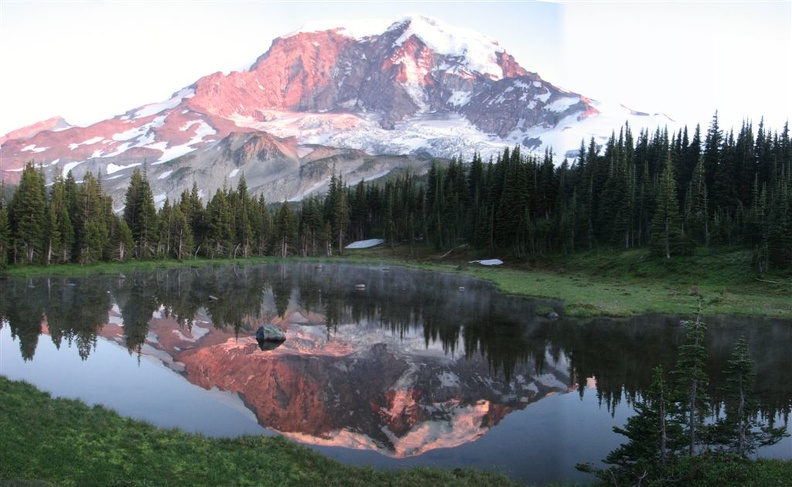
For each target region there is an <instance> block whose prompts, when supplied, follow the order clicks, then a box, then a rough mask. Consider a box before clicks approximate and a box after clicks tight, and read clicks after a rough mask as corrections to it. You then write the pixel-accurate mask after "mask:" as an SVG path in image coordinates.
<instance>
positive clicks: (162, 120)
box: [0, 15, 670, 203]
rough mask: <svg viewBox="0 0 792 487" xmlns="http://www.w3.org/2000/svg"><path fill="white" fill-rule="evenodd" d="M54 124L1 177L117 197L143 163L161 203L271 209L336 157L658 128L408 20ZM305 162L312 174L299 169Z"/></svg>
mask: <svg viewBox="0 0 792 487" xmlns="http://www.w3.org/2000/svg"><path fill="white" fill-rule="evenodd" d="M53 120H55V121H53ZM53 120H50V121H47V122H43V123H42V124H40V126H38V127H31V128H29V129H25V130H18V131H15V132H12V133H11V134H8V135H7V136H5V137H4V138H3V139H0V142H2V146H0V174H2V177H3V179H4V180H7V181H11V182H15V181H16V180H18V177H19V173H20V172H21V170H22V168H23V166H24V164H25V163H26V162H27V161H30V160H33V161H35V162H36V163H39V164H41V165H42V166H43V167H44V170H45V173H46V175H47V177H48V178H49V179H52V178H54V177H55V176H56V175H58V174H63V175H65V174H66V173H68V171H70V170H71V171H73V173H74V175H75V176H76V178H77V179H78V180H79V179H81V176H82V175H83V174H85V172H87V171H89V170H90V171H92V172H94V173H95V174H96V173H99V172H101V174H102V175H103V178H104V182H105V183H104V184H105V189H106V190H107V191H108V192H110V193H111V194H113V195H114V196H120V195H121V194H123V191H124V190H125V188H126V184H127V180H128V177H129V175H130V174H131V172H132V170H131V169H132V167H135V166H139V165H142V164H144V163H146V164H147V168H148V175H149V180H150V181H151V182H152V185H153V189H154V192H155V194H156V195H157V196H158V202H159V203H161V202H162V201H164V199H165V198H166V197H171V198H175V197H177V196H178V194H179V193H180V192H181V191H182V190H183V189H185V188H189V187H190V186H191V185H192V183H193V182H197V183H198V184H199V186H200V187H201V188H202V189H203V190H204V195H205V196H207V195H208V194H209V193H211V192H213V191H215V190H216V189H218V188H220V187H222V186H223V185H224V184H230V185H234V184H235V179H236V178H238V177H239V175H240V174H245V177H246V180H247V183H248V187H249V188H250V189H251V190H252V191H254V192H262V191H263V192H264V193H265V197H267V198H268V199H269V200H270V201H273V200H282V199H299V198H301V197H303V196H305V195H306V194H310V193H312V192H317V191H321V189H322V187H323V184H324V181H325V179H323V178H326V177H328V176H329V173H330V172H331V170H332V167H333V164H338V162H339V160H344V161H346V162H347V164H346V165H345V166H344V168H342V169H341V171H342V173H344V174H345V176H348V177H346V180H347V182H349V183H353V184H354V183H355V182H357V180H360V179H363V178H365V179H369V180H370V179H372V178H375V177H379V176H382V175H384V174H387V173H388V172H389V171H390V170H391V169H392V168H393V167H396V166H399V165H400V164H401V162H402V161H401V159H399V158H394V157H393V156H395V155H410V156H412V159H411V160H412V162H414V163H415V164H414V166H415V167H414V170H416V171H418V172H420V171H421V170H423V168H425V167H426V166H427V164H428V162H427V161H425V160H423V161H421V162H417V161H419V158H420V157H423V156H431V157H452V156H458V155H461V156H462V157H463V158H464V159H469V158H470V157H472V155H473V153H474V152H479V153H482V154H484V155H488V154H493V153H495V152H499V151H501V150H502V148H503V147H504V146H513V145H518V144H519V145H521V146H523V147H524V148H525V149H526V150H536V151H544V150H545V149H548V148H551V149H552V150H553V151H554V152H555V153H556V155H557V156H560V157H557V160H559V161H560V160H562V159H563V157H564V156H567V155H570V156H571V155H574V151H575V150H576V149H577V148H578V147H579V146H580V143H581V141H582V140H586V141H587V140H589V139H590V138H591V137H595V138H597V140H598V141H600V142H602V141H604V140H605V139H607V137H608V136H609V135H610V134H611V132H612V131H613V130H618V128H619V127H620V126H621V125H623V124H624V122H625V121H628V122H629V123H630V124H631V125H632V126H633V127H637V128H640V127H651V128H654V127H657V126H663V125H667V124H668V123H669V122H670V120H669V119H668V118H667V117H665V116H662V115H657V116H649V115H646V114H641V113H638V112H635V111H632V110H629V109H627V108H624V107H621V106H619V105H608V104H603V103H599V102H596V101H593V100H590V99H589V98H587V97H585V96H583V95H580V94H577V93H573V92H569V91H566V90H563V89H561V88H559V87H556V86H554V85H552V84H551V83H548V82H547V81H545V80H543V79H542V78H541V77H540V76H539V75H538V74H536V73H531V72H529V71H527V70H526V69H524V68H523V67H521V66H520V65H519V64H518V63H517V61H516V60H515V59H514V58H513V57H512V56H511V55H509V54H508V53H507V52H506V51H505V50H504V49H503V48H501V47H500V46H499V45H498V44H497V42H495V41H492V40H490V39H487V38H485V37H484V36H482V35H480V34H478V33H477V32H475V31H471V30H467V29H459V28H454V27H451V26H449V25H446V24H444V23H442V22H440V21H437V20H434V19H430V18H427V17H423V16H419V15H416V16H410V17H405V18H403V19H400V20H398V21H396V22H392V23H391V24H390V25H389V26H388V27H387V28H385V29H384V30H379V31H376V32H372V30H371V29H369V30H368V31H367V32H359V31H357V30H355V29H351V28H343V27H337V28H329V29H327V28H323V29H320V30H317V29H316V28H306V29H303V30H301V31H298V32H294V33H291V34H288V35H285V36H282V37H279V38H277V39H275V40H274V41H273V43H272V45H271V47H270V49H269V50H268V51H267V52H266V53H265V54H264V55H262V56H261V57H260V58H259V59H258V60H256V62H255V63H253V65H252V66H251V67H250V68H249V69H248V70H243V71H238V72H236V71H235V72H231V73H229V74H223V73H214V74H211V75H208V76H205V77H203V78H201V79H199V80H198V81H196V82H195V83H194V84H192V85H190V86H188V87H185V88H183V89H181V90H179V91H177V92H176V93H174V94H173V95H172V96H171V97H170V98H169V99H167V100H165V101H163V102H159V103H152V104H149V105H144V106H142V107H138V108H135V109H133V110H130V111H128V112H126V113H124V114H122V115H119V116H116V117H113V118H111V119H108V120H104V121H101V122H98V123H96V124H94V125H91V126H89V127H71V126H68V124H65V122H63V121H62V119H53ZM4 139H5V140H4ZM243 139H244V140H245V141H246V142H241V141H242V140H243ZM251 141H252V142H251ZM249 142H250V144H252V145H253V146H255V145H257V144H259V145H261V144H263V145H266V146H269V147H270V148H272V149H273V150H266V151H263V152H262V151H256V150H250V149H251V145H250V144H249ZM246 144H247V145H246ZM242 147H245V148H246V149H245V150H241V151H239V149H240V148H242ZM234 148H235V149H234ZM330 148H335V149H330ZM317 151H318V152H317ZM361 151H362V152H361ZM382 155H387V156H390V157H389V158H388V159H387V160H386V162H380V163H378V164H371V161H372V160H377V161H382V160H383V159H380V158H376V157H372V156H382ZM327 157H330V159H327ZM333 158H335V159H333ZM318 160H321V162H319V163H317V161H318ZM350 161H351V162H350ZM306 164H310V165H313V167H314V168H316V167H317V165H318V166H321V167H322V169H321V170H319V171H301V170H300V169H301V168H303V167H304V166H305V165H306ZM372 166H377V167H376V168H374V169H372V168H371V167H372ZM303 173H309V174H313V176H306V175H304V174H303ZM283 181H290V182H289V184H288V186H289V187H288V188H285V187H284V186H283V185H282V184H280V183H281V182H283ZM276 188H279V191H275V189H276ZM115 200H116V201H117V202H118V201H120V199H119V198H118V197H117V198H115Z"/></svg>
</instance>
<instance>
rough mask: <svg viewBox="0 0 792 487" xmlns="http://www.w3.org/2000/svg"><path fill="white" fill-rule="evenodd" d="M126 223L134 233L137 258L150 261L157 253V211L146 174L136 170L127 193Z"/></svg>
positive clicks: (125, 206)
mask: <svg viewBox="0 0 792 487" xmlns="http://www.w3.org/2000/svg"><path fill="white" fill-rule="evenodd" d="M124 221H126V223H127V225H128V226H129V229H130V230H131V231H132V240H133V241H134V243H135V257H137V258H139V259H148V258H150V257H151V256H152V255H153V254H154V252H155V247H154V246H155V244H156V242H157V226H158V223H157V209H156V208H155V206H154V196H153V194H152V192H151V186H150V185H149V182H148V179H146V175H145V173H141V172H140V170H139V169H138V168H135V170H134V172H133V173H132V178H131V179H130V181H129V186H128V187H127V192H126V203H125V205H124Z"/></svg>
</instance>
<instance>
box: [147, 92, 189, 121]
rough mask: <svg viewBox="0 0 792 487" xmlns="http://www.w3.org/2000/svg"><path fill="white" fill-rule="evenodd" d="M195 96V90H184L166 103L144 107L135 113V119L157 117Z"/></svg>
mask: <svg viewBox="0 0 792 487" xmlns="http://www.w3.org/2000/svg"><path fill="white" fill-rule="evenodd" d="M193 96H195V90H193V89H192V88H184V89H182V90H181V91H179V92H178V93H176V94H174V95H173V96H172V97H171V98H169V99H167V100H165V101H162V102H159V103H152V104H150V105H145V106H143V107H142V108H140V109H139V110H138V111H136V112H135V114H134V115H133V118H143V117H148V116H151V115H156V114H157V113H160V112H162V111H163V110H170V109H172V108H176V107H177V106H178V105H179V103H181V101H182V100H184V99H185V98H192V97H193Z"/></svg>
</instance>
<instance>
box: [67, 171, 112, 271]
mask: <svg viewBox="0 0 792 487" xmlns="http://www.w3.org/2000/svg"><path fill="white" fill-rule="evenodd" d="M67 188H68V177H67ZM111 206H112V205H111V202H110V201H109V198H108V197H107V196H105V195H104V194H103V193H102V186H101V183H100V182H99V180H98V179H96V178H95V177H94V176H93V174H92V173H90V172H88V173H86V174H85V176H84V177H83V183H82V186H80V187H79V189H78V194H77V210H76V213H75V215H76V218H75V220H76V225H75V226H76V232H75V234H76V237H77V239H76V240H77V246H78V251H77V258H78V260H79V262H80V263H81V264H91V263H94V262H98V261H100V260H101V259H102V258H103V256H104V252H105V249H106V248H107V247H108V244H109V242H110V224H109V222H108V220H107V218H108V216H109V215H112V208H111ZM108 213H109V215H108Z"/></svg>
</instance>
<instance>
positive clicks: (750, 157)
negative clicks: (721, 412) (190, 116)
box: [0, 113, 792, 274]
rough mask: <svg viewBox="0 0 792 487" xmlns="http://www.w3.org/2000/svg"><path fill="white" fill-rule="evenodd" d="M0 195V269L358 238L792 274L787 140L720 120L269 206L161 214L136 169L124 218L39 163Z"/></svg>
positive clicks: (177, 206)
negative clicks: (678, 260)
mask: <svg viewBox="0 0 792 487" xmlns="http://www.w3.org/2000/svg"><path fill="white" fill-rule="evenodd" d="M7 192H9V191H6V189H5V188H0V265H7V264H8V263H11V264H34V263H35V264H54V263H64V262H75V263H82V264H89V263H93V262H98V261H125V260H129V259H154V258H174V259H184V258H189V257H192V256H203V257H209V258H215V257H230V258H236V257H248V256H251V255H278V256H288V255H300V256H316V255H332V253H333V252H339V253H340V252H342V251H343V248H344V245H345V244H346V243H349V242H351V241H354V240H361V239H365V238H372V237H381V238H384V239H385V240H386V241H387V242H388V243H389V244H391V245H395V244H403V243H406V244H409V245H413V244H415V243H419V242H424V243H430V244H431V245H433V246H434V247H435V248H436V249H438V250H448V249H451V248H455V247H458V246H461V245H468V246H470V247H471V248H473V249H476V250H480V251H482V252H483V251H487V252H499V253H503V254H506V255H509V256H514V257H516V258H521V259H522V258H541V257H542V256H545V255H547V254H549V253H551V252H563V253H571V252H575V251H578V250H584V249H590V248H593V247H595V246H600V245H611V246H620V247H623V248H634V247H646V248H649V249H650V250H651V253H652V254H653V255H656V256H658V257H661V258H666V259H670V258H672V257H674V256H679V255H690V254H691V253H693V252H694V250H695V248H696V247H697V246H736V245H739V246H744V247H745V248H748V249H750V250H751V251H752V252H753V265H754V266H755V268H756V270H757V272H758V273H759V274H763V273H765V272H768V271H771V270H772V271H778V270H784V269H789V268H792V143H791V142H790V134H789V129H788V124H785V126H784V128H783V130H782V132H781V133H778V132H771V131H769V130H767V129H766V128H765V127H764V125H763V123H761V122H760V124H759V125H758V127H757V129H756V130H754V127H753V125H752V123H751V122H747V121H746V122H744V123H743V125H742V127H741V128H740V130H739V131H738V132H736V133H735V132H734V131H733V130H732V131H729V132H724V131H723V130H722V129H721V128H720V127H719V123H718V116H717V113H716V114H715V116H714V117H713V119H712V122H711V124H710V126H709V128H708V130H707V131H706V133H705V134H702V133H701V130H700V128H699V127H698V126H697V127H696V128H695V129H694V130H693V131H692V133H690V132H689V131H688V129H687V127H685V128H684V129H681V130H679V131H678V132H676V133H672V134H669V133H668V130H667V129H660V128H658V129H657V130H655V132H654V133H650V132H649V131H648V130H643V131H641V132H640V133H639V134H637V135H634V134H633V132H632V130H631V129H630V127H629V126H627V125H625V126H624V127H623V128H622V129H621V130H620V131H619V133H618V134H616V133H613V134H612V135H611V137H610V139H609V140H608V141H607V143H606V144H605V145H604V146H603V147H599V146H598V145H597V144H596V143H595V141H594V139H592V140H591V141H590V143H589V144H588V145H586V144H585V143H581V147H580V150H579V154H578V156H577V158H576V159H575V160H574V161H573V162H571V163H570V162H568V161H566V160H565V161H564V162H563V163H562V164H561V165H559V166H558V167H556V165H555V163H554V156H553V155H552V153H550V152H549V151H548V152H546V153H545V154H544V156H536V155H526V154H523V153H522V152H521V150H520V148H519V147H514V148H506V149H504V150H503V152H502V153H500V154H498V155H497V156H496V157H494V158H491V159H490V160H489V161H487V162H485V161H483V160H482V158H481V156H480V155H478V154H476V155H474V156H473V158H472V160H470V161H469V162H466V161H463V160H462V159H461V158H453V159H451V160H450V161H442V162H441V161H435V163H433V165H432V167H431V168H430V170H429V171H428V174H426V175H424V176H420V177H419V176H415V175H412V174H404V175H398V176H396V177H393V178H391V179H388V180H386V181H383V182H377V183H373V184H364V182H362V181H361V182H359V183H358V184H356V185H354V186H349V185H347V184H346V183H345V182H344V180H343V178H342V176H341V175H337V174H335V173H334V174H333V176H332V178H331V180H330V183H329V189H328V191H327V193H326V194H325V195H323V196H321V197H316V196H313V197H308V198H305V199H304V200H302V201H301V202H300V203H299V204H290V203H287V202H283V204H280V205H270V204H268V202H266V201H265V200H264V198H263V196H261V195H259V196H258V197H256V196H254V195H251V194H250V192H249V191H248V188H247V184H246V181H245V178H244V175H243V176H242V177H241V178H240V180H239V183H238V185H237V187H236V188H224V189H221V190H219V191H217V192H216V193H215V194H214V195H212V196H211V197H210V198H207V200H206V202H204V199H203V198H202V195H200V192H199V191H198V188H197V185H196V184H195V183H194V184H193V187H192V190H191V191H184V192H183V193H182V194H181V196H180V198H179V199H178V200H176V201H170V200H165V202H164V204H163V206H162V207H161V208H159V209H157V208H156V205H155V203H154V198H153V195H152V191H151V187H150V185H149V183H148V180H147V177H146V170H145V167H144V168H143V170H142V171H141V170H140V168H136V169H135V170H134V173H133V175H132V178H131V181H130V184H129V187H128V189H127V192H126V195H125V201H124V206H123V209H122V210H121V211H120V212H115V211H114V206H113V201H112V200H111V198H110V197H109V196H107V195H105V194H104V192H103V191H102V184H101V177H97V176H94V175H92V174H91V173H87V174H86V175H85V176H84V178H83V181H82V183H81V184H78V183H77V182H76V181H75V179H74V177H73V176H72V174H71V173H69V174H67V175H66V176H65V177H58V178H56V179H55V181H53V182H52V183H51V185H50V186H49V187H47V185H46V184H45V180H44V175H43V173H42V172H41V171H40V170H37V169H36V167H35V165H34V164H33V163H32V162H31V163H29V164H27V165H26V167H25V168H24V170H23V171H22V176H21V180H20V183H19V186H18V187H17V188H15V190H13V191H12V193H13V194H12V195H11V196H10V197H7V196H5V194H6V193H7Z"/></svg>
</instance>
